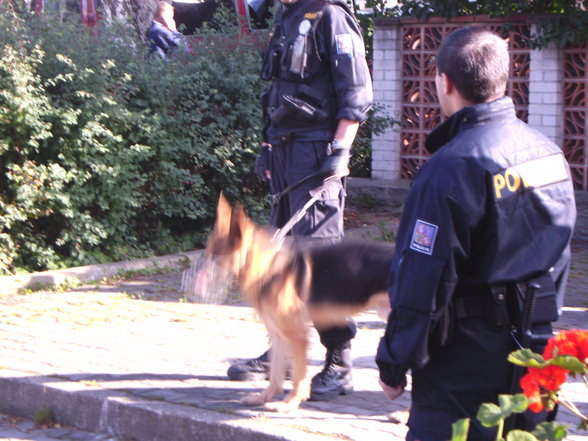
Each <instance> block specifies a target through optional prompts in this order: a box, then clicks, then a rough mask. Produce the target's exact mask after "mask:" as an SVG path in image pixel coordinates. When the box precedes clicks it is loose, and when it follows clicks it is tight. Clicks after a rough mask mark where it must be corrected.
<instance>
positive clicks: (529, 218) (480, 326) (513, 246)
mask: <svg viewBox="0 0 588 441" xmlns="http://www.w3.org/2000/svg"><path fill="white" fill-rule="evenodd" d="M436 63H437V74H436V77H435V83H436V89H437V95H438V98H439V102H440V105H441V109H442V111H443V113H444V114H445V115H446V116H447V117H448V118H447V120H446V121H444V122H443V123H442V124H441V125H440V126H438V127H437V128H436V129H435V130H434V131H433V132H432V133H431V134H430V135H429V136H428V138H427V140H426V146H427V149H428V150H429V151H430V152H431V153H432V156H431V158H430V159H429V161H428V162H427V163H426V164H425V165H424V166H423V167H421V169H420V170H419V171H418V173H417V174H416V176H415V177H414V180H413V182H412V185H411V188H410V191H409V194H408V196H407V199H406V202H405V207H404V210H403V213H402V219H401V223H400V227H399V231H398V236H397V242H396V251H395V256H394V258H393V261H392V265H391V269H390V278H389V296H390V301H391V306H392V312H391V315H390V316H389V319H388V323H387V328H386V332H385V335H384V337H383V338H382V339H381V341H380V345H379V348H378V352H377V356H376V362H377V364H378V367H379V370H380V384H381V386H382V388H383V390H384V392H385V393H386V395H387V396H388V398H390V399H394V398H395V397H397V396H398V395H400V394H401V393H402V392H403V391H404V388H405V386H406V373H407V371H408V370H409V369H411V371H412V406H411V411H410V416H409V421H408V426H409V432H408V435H407V440H416V439H418V440H421V441H436V440H447V439H450V438H451V424H452V423H453V422H455V421H457V420H458V419H460V418H465V417H469V418H471V427H470V435H469V439H470V440H492V439H494V438H495V431H493V430H491V429H486V428H483V427H482V426H481V425H480V424H479V422H478V421H477V420H476V418H475V416H476V414H477V411H478V408H479V406H480V404H481V403H483V402H496V401H497V397H498V395H499V394H505V393H509V378H510V373H511V369H512V367H511V366H512V365H509V363H508V362H507V355H508V354H509V353H510V352H511V351H513V350H515V349H517V347H516V346H515V342H514V339H513V335H511V332H510V331H511V326H512V325H513V324H515V323H516V322H517V320H519V319H520V317H519V315H520V305H519V300H520V296H521V293H524V292H525V291H524V285H525V283H527V282H528V281H529V280H537V281H538V282H539V284H540V285H541V302H540V303H541V305H539V304H538V305H537V306H538V307H537V308H536V313H535V315H534V316H533V322H534V324H535V327H536V328H539V327H541V328H543V330H544V331H545V330H549V329H550V322H552V321H555V320H556V319H557V315H558V306H561V304H562V295H563V290H564V285H565V280H566V277H567V269H568V265H569V261H570V255H569V244H570V239H571V237H572V230H573V226H574V223H575V216H576V209H575V202H574V192H573V186H572V180H571V178H570V170H569V167H568V164H567V163H566V161H565V159H564V156H563V154H562V152H561V150H560V149H559V148H558V147H557V146H556V145H554V144H553V143H552V142H551V141H550V140H548V139H547V138H546V137H545V136H543V135H542V134H541V133H539V132H537V131H536V130H533V129H532V128H530V127H529V126H528V125H527V124H525V123H524V122H522V121H520V120H519V119H517V118H516V116H515V109H514V106H513V102H512V100H511V99H510V98H509V97H506V96H504V93H505V88H506V84H507V79H508V73H509V54H508V50H507V44H506V42H505V41H504V40H502V39H501V38H500V37H498V36H497V35H495V34H494V33H492V32H491V31H490V30H488V29H486V28H483V27H479V26H470V27H465V28H460V29H458V30H456V31H454V32H453V33H451V34H450V35H449V36H448V37H447V38H446V39H445V40H444V42H443V43H442V45H441V47H440V49H439V51H438V54H437V57H436ZM520 285H523V289H522V290H521V288H520ZM536 422H537V421H528V420H527V421H523V423H522V425H521V426H520V427H521V428H524V429H528V428H529V427H530V426H532V425H534V424H535V423H536Z"/></svg>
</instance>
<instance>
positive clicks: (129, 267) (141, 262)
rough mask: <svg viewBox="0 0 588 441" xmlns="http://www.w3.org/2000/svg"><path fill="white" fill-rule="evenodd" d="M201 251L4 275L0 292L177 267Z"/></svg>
mask: <svg viewBox="0 0 588 441" xmlns="http://www.w3.org/2000/svg"><path fill="white" fill-rule="evenodd" d="M201 254H202V251H201V250H197V251H189V252H185V253H180V254H173V255H168V256H160V257H152V258H146V259H137V260H129V261H123V262H114V263H104V264H98V265H86V266H78V267H74V268H67V269H63V270H53V271H43V272H38V273H29V274H22V275H16V276H2V277H0V294H16V293H17V292H18V291H20V290H23V289H34V288H38V287H46V286H59V285H62V284H65V283H68V282H84V283H89V282H98V281H100V280H102V279H105V278H108V277H113V276H115V275H117V274H120V273H123V272H126V271H141V270H147V269H157V268H159V269H164V268H167V267H173V268H176V267H178V266H180V265H182V264H184V263H185V262H186V261H191V260H194V259H196V258H197V257H199V256H200V255H201Z"/></svg>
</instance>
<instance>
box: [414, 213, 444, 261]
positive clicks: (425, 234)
mask: <svg viewBox="0 0 588 441" xmlns="http://www.w3.org/2000/svg"><path fill="white" fill-rule="evenodd" d="M438 230H439V227H438V226H437V225H434V224H430V223H429V222H425V221H422V220H420V219H417V221H416V224H415V225H414V231H413V233H412V240H411V242H410V248H411V249H412V250H415V251H418V252H420V253H424V254H428V255H431V254H433V247H434V246H435V238H436V237H437V231H438Z"/></svg>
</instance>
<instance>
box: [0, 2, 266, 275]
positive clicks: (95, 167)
mask: <svg viewBox="0 0 588 441" xmlns="http://www.w3.org/2000/svg"><path fill="white" fill-rule="evenodd" d="M0 8H3V10H1V11H0V13H1V16H0V48H1V49H0V274H10V273H13V272H15V271H17V270H19V269H22V270H27V271H30V270H42V269H53V268H59V267H63V266H70V265H79V264H87V263H94V262H104V261H110V260H117V259H125V258H131V257H137V256H144V255H149V254H154V253H166V252H173V251H178V250H182V249H189V248H192V247H195V246H197V245H201V244H202V242H203V239H204V237H205V236H206V234H207V233H208V230H209V228H210V226H211V224H212V221H213V217H214V207H215V205H216V200H217V198H218V194H219V193H220V191H221V190H222V191H224V192H225V193H227V194H228V195H229V197H233V198H238V199H239V200H241V201H244V202H245V204H246V205H247V206H248V208H249V209H250V211H252V212H254V213H261V211H262V209H264V208H265V207H263V206H262V202H261V201H263V200H264V198H263V193H264V190H263V189H262V188H261V187H260V186H259V185H258V183H257V181H256V179H255V176H254V174H253V173H252V164H253V160H254V157H255V151H256V146H257V145H258V144H259V139H258V134H259V133H260V129H259V121H260V119H261V118H260V112H259V104H258V95H259V92H260V91H261V87H262V85H261V84H260V81H259V79H258V74H257V73H258V69H259V51H260V44H262V43H260V42H259V41H257V39H258V38H263V35H261V37H260V35H259V34H258V35H256V38H255V39H254V38H249V37H246V36H240V34H239V32H238V29H237V27H236V25H235V24H232V23H225V24H223V26H222V33H220V32H219V31H214V30H205V31H204V32H203V34H202V35H201V36H200V37H199V40H198V41H197V42H196V44H195V45H194V48H195V49H194V52H195V53H193V54H191V53H186V52H185V50H184V49H178V50H177V51H176V53H175V56H174V57H172V59H171V60H170V61H169V62H164V61H162V60H156V59H153V60H149V61H148V60H146V58H145V54H146V49H145V46H144V44H143V43H142V41H141V39H140V38H138V37H137V36H136V35H134V34H133V33H132V31H129V28H128V27H125V26H116V25H113V26H108V27H107V26H103V27H99V28H98V29H96V30H93V31H92V30H88V29H86V28H83V27H81V25H79V24H78V23H77V21H79V19H78V18H77V17H73V18H72V20H71V21H67V20H66V21H64V22H57V21H56V20H55V19H53V18H51V17H47V16H46V17H43V18H42V19H39V18H38V17H34V16H31V15H28V14H26V13H20V14H16V13H15V12H14V11H12V10H8V9H7V7H6V6H4V7H1V6H0Z"/></svg>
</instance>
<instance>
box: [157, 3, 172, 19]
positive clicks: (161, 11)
mask: <svg viewBox="0 0 588 441" xmlns="http://www.w3.org/2000/svg"><path fill="white" fill-rule="evenodd" d="M168 8H172V9H173V6H172V4H171V3H170V2H166V1H163V0H162V1H160V2H159V3H157V11H156V14H155V16H156V17H161V16H162V15H163V14H164V13H165V11H166V10H167V9H168Z"/></svg>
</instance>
